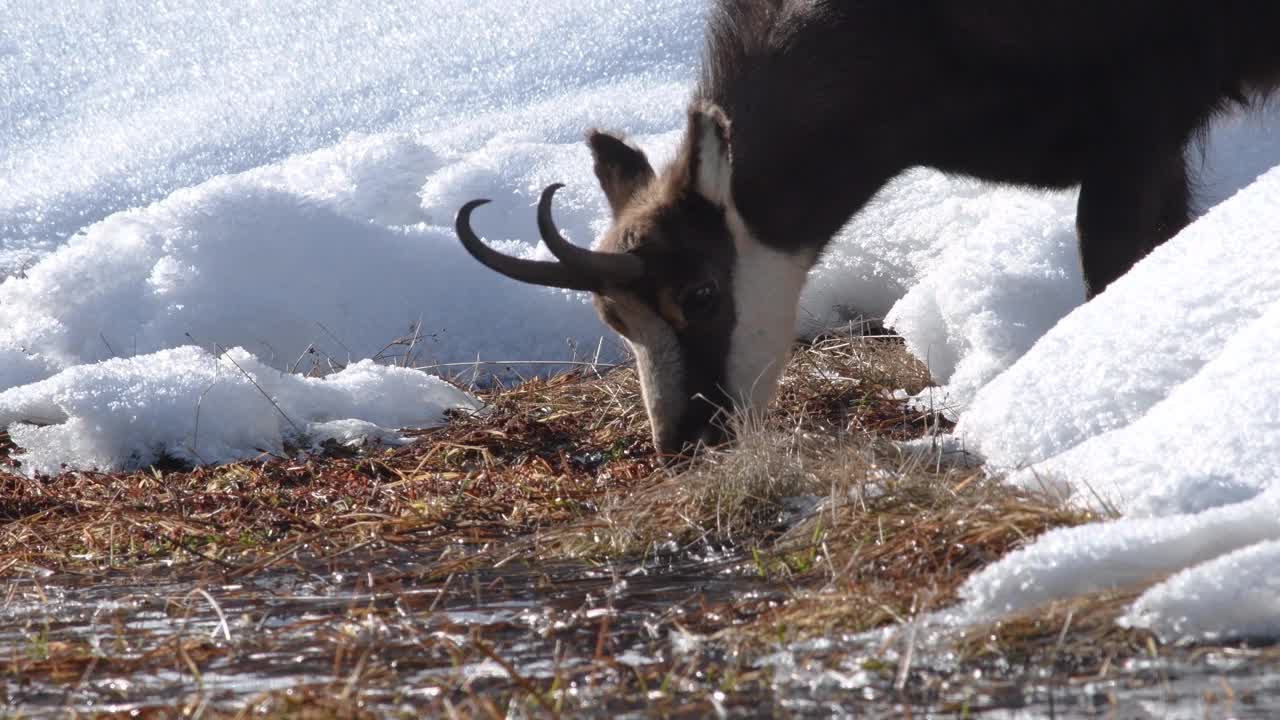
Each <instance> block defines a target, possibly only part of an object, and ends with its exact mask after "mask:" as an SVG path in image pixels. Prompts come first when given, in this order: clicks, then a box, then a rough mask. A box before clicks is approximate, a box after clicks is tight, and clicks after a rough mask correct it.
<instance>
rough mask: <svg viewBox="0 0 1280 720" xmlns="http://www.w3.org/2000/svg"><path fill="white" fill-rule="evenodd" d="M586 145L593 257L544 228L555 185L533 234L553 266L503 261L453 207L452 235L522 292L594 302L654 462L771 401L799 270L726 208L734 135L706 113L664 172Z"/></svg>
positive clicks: (709, 109) (611, 139)
mask: <svg viewBox="0 0 1280 720" xmlns="http://www.w3.org/2000/svg"><path fill="white" fill-rule="evenodd" d="M587 143H588V145H590V147H591V153H592V155H593V157H594V158H595V173H596V177H597V178H598V179H599V181H600V186H601V187H602V188H603V190H604V193H605V196H606V197H607V198H608V201H609V207H610V209H611V210H612V212H613V226H612V227H611V228H610V229H609V231H608V233H607V234H606V235H605V236H604V237H603V238H602V239H601V241H600V243H599V250H587V249H585V248H581V247H577V246H575V245H572V244H570V243H568V242H567V241H566V240H565V239H564V238H563V237H561V235H560V233H559V232H558V231H557V230H556V226H555V223H554V222H553V221H552V219H551V200H552V196H553V195H554V194H555V191H556V190H557V189H558V188H559V187H560V185H552V186H550V187H548V188H547V189H546V190H545V191H544V192H543V193H542V199H541V201H540V202H539V203H538V229H539V232H540V233H541V235H542V239H543V241H544V242H545V243H546V245H547V248H548V249H549V250H550V251H551V253H552V254H553V255H555V257H556V259H557V261H558V262H545V261H534V260H525V259H521V258H513V257H510V256H506V255H502V254H500V253H498V252H496V251H494V250H492V249H491V248H489V247H487V246H485V245H484V244H483V243H482V242H481V241H480V239H479V238H478V237H476V234H475V233H474V232H473V231H472V230H471V224H470V222H471V213H472V211H473V210H475V208H476V207H478V206H480V205H483V204H484V203H485V202H487V201H486V200H473V201H471V202H469V203H467V204H466V205H464V206H463V207H462V209H461V210H459V211H458V217H457V224H456V228H457V232H458V237H459V238H460V239H461V240H462V243H463V245H464V246H465V247H466V248H467V250H468V251H469V252H470V253H471V254H472V255H473V256H474V257H475V258H476V259H477V260H479V261H480V262H482V263H484V264H485V265H486V266H488V267H489V268H491V269H493V270H495V271H497V272H499V273H502V274H503V275H506V276H507V277H510V278H514V279H516V280H520V281H522V282H528V283H534V284H537V285H549V286H552V287H561V288H569V289H573V290H588V291H591V292H592V293H594V299H595V306H596V310H597V311H598V312H599V313H600V317H601V318H602V319H603V320H604V322H605V323H606V324H608V325H609V326H610V327H611V328H613V329H614V330H616V331H617V332H618V333H619V334H621V335H622V337H623V338H625V339H626V341H627V343H628V344H629V345H630V347H631V349H632V351H633V353H634V354H635V358H636V366H637V371H638V373H639V376H640V387H641V390H642V393H643V395H644V403H645V408H646V409H647V410H648V413H649V420H650V423H651V425H652V430H653V441H654V444H655V445H656V446H657V448H658V450H659V452H662V453H672V454H674V453H679V452H681V451H683V450H684V449H685V448H686V447H687V446H689V445H693V444H697V443H699V442H703V443H707V444H714V443H715V442H718V441H720V440H721V439H723V437H724V430H725V428H726V425H727V417H726V413H730V412H735V411H737V412H744V411H745V412H753V411H759V410H762V409H763V407H764V406H765V405H767V404H768V402H769V400H770V398H771V397H772V395H773V392H774V389H775V387H776V385H777V380H778V374H779V372H780V370H781V369H782V366H783V365H784V364H785V362H786V357H787V352H788V350H789V348H790V344H791V341H792V339H793V332H794V326H795V314H796V299H797V297H798V295H799V292H800V287H801V285H802V284H803V282H804V277H805V271H806V270H807V264H804V263H801V262H799V261H798V260H797V259H796V258H795V257H793V256H792V255H789V254H786V253H782V252H779V251H776V250H772V249H770V248H768V247H766V246H764V245H762V244H760V243H759V242H757V241H756V240H755V238H754V237H752V235H751V233H750V232H749V230H748V229H747V226H746V224H745V223H744V222H743V220H742V218H741V216H740V215H739V213H738V210H737V208H736V207H735V206H734V204H733V197H732V192H731V184H732V183H731V175H732V166H733V163H732V153H731V151H730V127H729V123H728V121H727V120H726V118H725V117H724V114H723V113H722V112H721V111H720V110H719V109H718V108H716V107H714V106H710V105H696V106H695V107H694V108H693V109H692V110H691V111H690V113H689V127H688V132H687V134H686V136H685V138H684V140H683V143H682V145H681V148H680V151H679V154H678V155H677V158H676V160H675V161H674V162H673V163H672V164H671V165H670V166H669V167H668V168H666V169H665V170H664V171H663V173H662V174H661V175H657V174H655V173H654V170H653V167H652V166H651V165H650V164H649V160H648V158H646V157H645V155H644V153H643V152H642V151H640V150H638V149H636V148H634V147H632V146H630V145H628V144H627V143H625V142H624V141H623V140H622V139H620V138H619V137H617V136H614V135H610V134H607V133H603V132H598V131H596V132H592V133H591V134H590V135H589V136H588V138H587Z"/></svg>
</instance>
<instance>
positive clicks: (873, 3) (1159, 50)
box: [697, 0, 1280, 294]
mask: <svg viewBox="0 0 1280 720" xmlns="http://www.w3.org/2000/svg"><path fill="white" fill-rule="evenodd" d="M1277 83H1280V3H1276V2H1273V1H1272V0H1116V1H1115V2H1093V1H1091V0H1035V1H1034V2H1028V1H1027V0H974V1H973V2H957V0H915V1H912V2H903V1H902V0H864V1H861V2H858V1H854V0H846V1H843V2H840V1H836V0H829V1H826V2H821V1H820V2H807V1H805V2H799V1H793V0H720V1H719V2H718V3H716V7H715V8H714V10H713V11H712V14H711V18H710V27H709V31H708V40H707V46H706V51H705V58H704V62H703V70H702V77H701V81H700V84H699V88H698V91H697V97H698V101H699V102H705V101H709V102H712V103H714V104H716V105H718V106H719V107H721V108H723V109H724V112H725V114H726V115H727V116H728V118H729V120H730V121H731V122H732V128H733V159H734V164H733V170H734V172H733V194H734V198H735V199H736V201H737V204H738V205H739V207H740V209H741V212H742V213H743V216H744V217H745V218H746V220H747V222H748V224H749V225H750V227H751V228H752V229H753V230H754V231H755V232H756V233H757V235H758V237H759V238H760V239H761V240H762V241H763V242H766V243H771V244H774V245H776V246H778V247H783V248H821V247H822V246H824V245H825V244H826V243H827V242H828V241H829V240H830V239H831V237H832V236H833V235H834V234H835V232H836V231H837V230H838V229H839V228H840V227H841V226H842V225H843V224H844V223H845V222H847V221H848V219H849V218H850V217H851V216H852V215H853V214H854V213H855V212H857V210H858V209H859V208H861V207H862V205H863V204H864V203H865V202H866V201H867V200H868V199H869V198H870V197H871V196H872V195H873V194H874V193H875V192H876V190H878V189H879V188H880V187H881V186H882V185H883V184H884V183H885V182H887V181H888V180H889V179H891V178H892V177H893V176H894V175H896V174H898V173H900V172H902V171H903V170H905V169H907V168H909V167H912V166H916V165H926V166H932V167H935V168H938V169H941V170H943V171H947V172H954V173H963V174H966V175H972V176H975V177H978V178H983V179H987V180H994V181H998V182H1007V183H1014V184H1020V185H1032V186H1038V187H1048V188H1059V187H1069V186H1073V185H1081V195H1080V206H1079V215H1078V225H1079V230H1080V242H1081V248H1080V249H1081V258H1082V262H1083V265H1084V273H1085V279H1086V283H1087V285H1088V289H1089V292H1090V294H1093V293H1097V292H1100V291H1101V290H1102V289H1103V288H1104V287H1105V286H1106V285H1107V284H1108V283H1110V282H1111V281H1112V280H1114V279H1115V278H1116V277H1118V276H1119V275H1121V274H1123V273H1124V272H1125V271H1127V270H1128V269H1129V267H1130V266H1132V264H1133V263H1134V262H1135V261H1136V260H1137V259H1139V258H1140V257H1141V256H1142V255H1143V254H1145V253H1146V252H1148V251H1149V250H1150V249H1152V248H1153V247H1155V246H1156V245H1158V244H1159V243H1161V242H1163V241H1164V240H1166V239H1167V238H1169V237H1170V236H1172V235H1173V234H1174V233H1176V232H1177V231H1178V230H1180V229H1181V228H1182V227H1183V226H1184V225H1185V224H1186V223H1187V222H1188V220H1189V208H1188V202H1189V195H1190V193H1189V191H1188V186H1189V180H1188V177H1187V170H1186V164H1185V161H1184V157H1183V155H1184V151H1185V149H1186V147H1187V145H1188V144H1189V143H1190V142H1191V141H1192V140H1193V139H1194V138H1196V137H1197V135H1198V134H1199V133H1201V132H1202V131H1203V129H1204V127H1205V126H1206V124H1207V123H1208V121H1209V120H1210V118H1211V117H1212V116H1213V115H1214V114H1215V113H1218V112H1220V111H1222V110H1224V109H1225V108H1226V107H1227V106H1229V105H1230V104H1232V103H1246V102H1249V101H1250V100H1253V99H1256V98H1258V97H1261V96H1263V95H1265V94H1267V93H1269V92H1272V91H1273V90H1274V89H1275V88H1276V86H1277Z"/></svg>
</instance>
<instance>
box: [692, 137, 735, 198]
mask: <svg viewBox="0 0 1280 720" xmlns="http://www.w3.org/2000/svg"><path fill="white" fill-rule="evenodd" d="M699 131H700V135H699V138H698V178H697V183H698V192H699V193H700V194H701V195H702V196H703V197H705V198H706V199H708V200H710V201H711V202H712V203H714V204H716V205H719V206H721V207H725V206H727V205H728V204H729V188H730V185H729V182H730V172H731V167H730V160H729V148H728V147H726V146H725V143H724V140H723V139H722V138H721V136H720V132H721V131H720V129H719V127H718V126H717V125H716V122H715V121H714V120H712V119H711V118H703V119H702V121H701V126H700V128H699Z"/></svg>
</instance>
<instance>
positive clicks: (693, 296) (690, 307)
mask: <svg viewBox="0 0 1280 720" xmlns="http://www.w3.org/2000/svg"><path fill="white" fill-rule="evenodd" d="M719 296H720V289H719V288H718V287H717V286H716V284H715V283H714V282H710V281H708V282H704V283H699V284H697V285H694V286H693V287H691V288H689V289H688V290H686V291H685V292H684V295H683V296H682V297H681V298H680V305H681V307H682V308H683V309H684V312H685V314H686V315H696V314H698V313H702V312H706V311H707V310H708V309H709V308H711V306H713V305H715V302H716V299H717V298H718V297H719Z"/></svg>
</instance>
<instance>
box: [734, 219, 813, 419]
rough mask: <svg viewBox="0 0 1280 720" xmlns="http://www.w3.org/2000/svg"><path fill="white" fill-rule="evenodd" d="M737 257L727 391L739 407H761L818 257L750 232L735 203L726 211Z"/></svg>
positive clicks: (779, 371)
mask: <svg viewBox="0 0 1280 720" xmlns="http://www.w3.org/2000/svg"><path fill="white" fill-rule="evenodd" d="M725 217H726V220H727V221H728V224H729V233H730V234H731V235H732V236H733V244H734V247H736V248H737V258H736V260H735V264H734V269H733V302H734V310H735V315H736V316H737V320H736V323H735V325H734V328H733V332H732V333H731V335H730V337H729V356H728V358H727V367H726V370H725V384H726V387H725V391H726V392H727V393H728V394H729V397H730V398H732V399H733V400H734V402H736V403H738V407H739V410H743V411H746V412H749V413H759V412H762V411H763V410H764V408H765V406H767V405H768V404H769V401H770V400H772V399H773V393H774V391H775V390H776V389H777V386H778V376H779V375H781V374H782V368H783V366H785V365H786V362H787V356H788V354H789V353H790V350H791V343H792V342H793V341H794V340H795V337H796V334H795V330H796V312H797V306H798V305H799V303H800V291H801V290H802V289H803V288H804V283H805V278H806V277H807V275H808V273H809V268H810V267H811V266H812V265H813V263H814V260H815V258H812V257H810V256H809V255H810V254H809V253H802V254H800V255H794V254H789V253H785V252H780V251H778V250H774V249H773V248H770V247H768V246H766V245H764V244H762V243H761V242H760V241H759V240H756V238H755V236H754V235H752V234H751V231H750V230H749V229H748V228H747V226H746V223H744V222H743V220H742V217H741V216H740V215H738V212H737V210H736V209H735V208H734V207H732V205H731V206H730V207H729V208H728V209H727V212H726V214H725Z"/></svg>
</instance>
